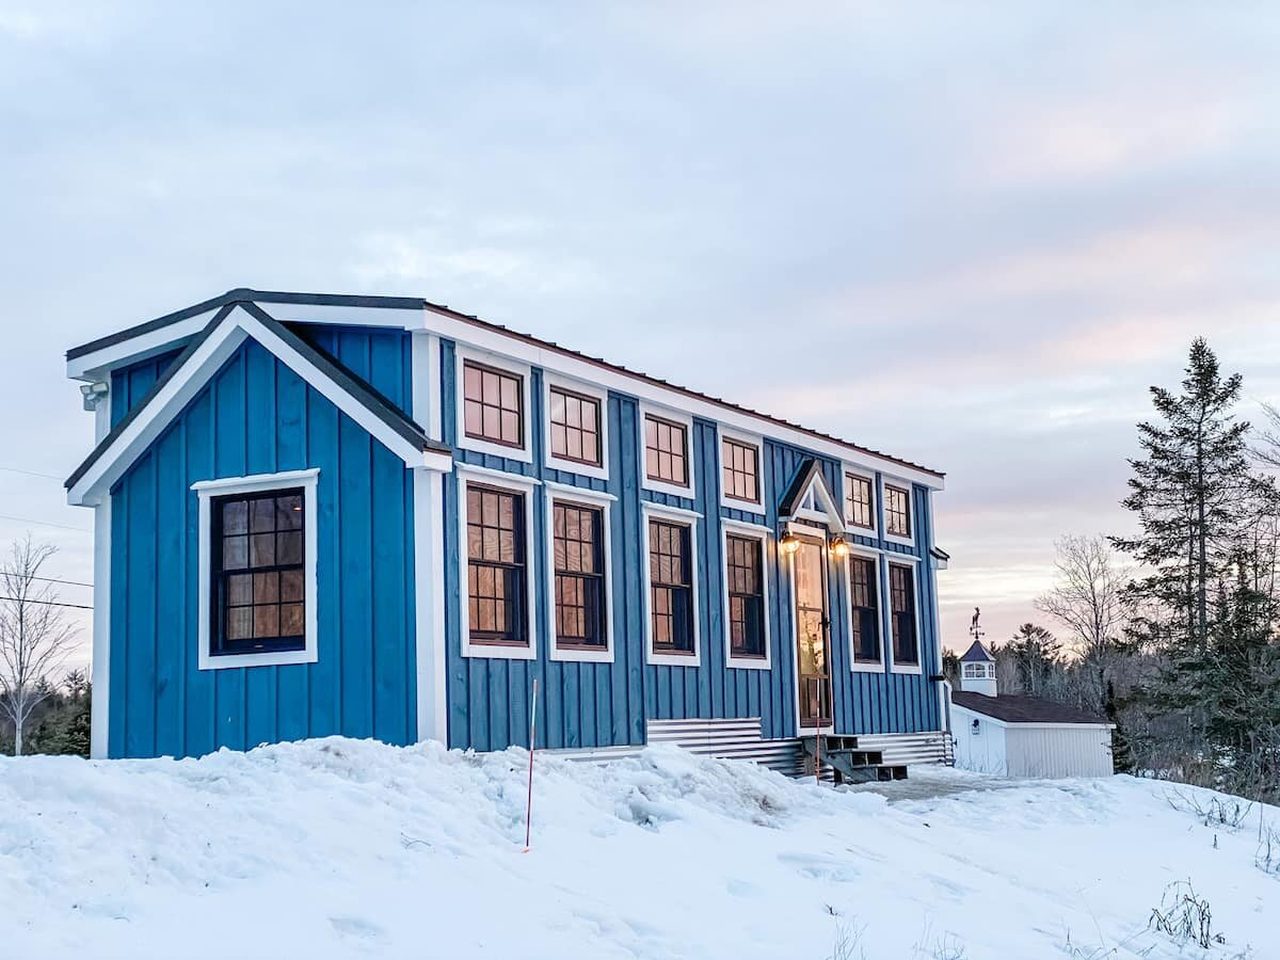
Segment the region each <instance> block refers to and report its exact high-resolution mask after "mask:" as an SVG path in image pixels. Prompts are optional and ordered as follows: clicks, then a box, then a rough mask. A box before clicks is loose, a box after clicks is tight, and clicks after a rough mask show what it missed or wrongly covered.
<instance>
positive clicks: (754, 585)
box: [725, 534, 766, 659]
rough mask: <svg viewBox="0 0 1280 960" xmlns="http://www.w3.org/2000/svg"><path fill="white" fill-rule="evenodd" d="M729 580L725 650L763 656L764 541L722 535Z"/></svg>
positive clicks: (731, 652) (757, 657)
mask: <svg viewBox="0 0 1280 960" xmlns="http://www.w3.org/2000/svg"><path fill="white" fill-rule="evenodd" d="M725 549H726V551H727V557H726V568H727V572H728V579H729V653H730V655H732V656H735V657H753V658H756V659H764V657H765V653H766V651H765V639H764V576H763V571H764V557H763V554H764V541H763V540H760V539H759V538H758V537H739V536H735V535H733V534H728V535H727V536H726V537H725Z"/></svg>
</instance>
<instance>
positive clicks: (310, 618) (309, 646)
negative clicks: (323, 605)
mask: <svg viewBox="0 0 1280 960" xmlns="http://www.w3.org/2000/svg"><path fill="white" fill-rule="evenodd" d="M319 477H320V471H319V470H317V469H311V470H288V471H285V472H283V473H262V474H255V475H253V476H248V477H226V478H222V479H218V480H200V481H198V482H196V483H193V484H192V485H191V489H192V490H194V491H195V492H196V495H197V496H198V497H199V501H200V504H199V507H200V509H199V515H200V521H199V530H200V535H199V540H198V541H197V542H198V544H199V551H200V555H199V556H200V560H199V578H200V580H199V586H198V588H197V596H198V598H199V600H198V603H197V609H198V614H197V618H198V621H199V628H198V630H197V636H198V638H199V640H198V642H199V648H198V650H197V657H196V667H197V669H199V670H230V669H233V668H236V667H279V666H286V665H289V664H296V663H315V662H316V660H317V659H318V654H319V651H318V649H317V643H316V639H317V636H316V635H317V633H318V627H317V624H318V622H319V621H318V611H317V610H316V600H317V597H318V596H319V591H318V588H317V581H316V548H317V544H318V543H319V531H318V530H317V529H316V516H317V509H316V490H317V487H318V480H319ZM295 487H301V488H302V492H303V498H302V500H303V507H302V511H303V521H302V522H303V537H302V541H303V546H302V564H303V604H304V605H305V610H306V612H305V622H304V625H303V631H304V634H305V641H304V644H303V648H302V649H301V650H266V651H263V652H262V653H229V654H224V655H221V656H215V655H214V654H212V653H211V652H210V644H211V643H212V641H213V638H212V636H210V626H211V620H212V606H213V597H212V595H211V591H212V586H213V583H212V581H213V511H212V509H211V507H212V503H213V498H214V497H225V496H234V495H236V494H245V493H264V492H266V491H268V490H286V489H293V488H295Z"/></svg>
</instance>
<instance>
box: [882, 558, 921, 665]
mask: <svg viewBox="0 0 1280 960" xmlns="http://www.w3.org/2000/svg"><path fill="white" fill-rule="evenodd" d="M885 561H886V562H885V564H884V566H885V570H884V575H885V576H884V588H883V590H882V596H883V598H884V620H885V626H886V627H888V629H887V630H886V632H885V636H886V637H887V638H888V644H887V645H885V646H883V647H882V649H883V651H884V655H885V658H886V660H887V661H888V663H889V672H890V673H905V674H914V675H917V676H923V675H924V642H923V640H922V638H921V630H920V567H919V566H917V565H916V564H915V563H914V562H913V558H910V557H904V558H902V559H901V560H899V559H898V558H897V557H890V555H888V554H886V555H885ZM894 566H899V567H905V568H906V569H908V570H910V571H911V590H912V593H913V596H912V598H911V599H912V601H913V602H914V603H915V627H916V661H917V662H916V663H903V664H899V663H895V662H894V659H893V626H892V623H893V593H892V589H891V588H890V585H889V569H888V568H890V567H894Z"/></svg>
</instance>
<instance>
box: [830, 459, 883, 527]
mask: <svg viewBox="0 0 1280 960" xmlns="http://www.w3.org/2000/svg"><path fill="white" fill-rule="evenodd" d="M840 467H841V470H840V482H841V484H842V485H847V484H848V482H849V477H850V476H854V477H857V478H859V479H860V480H866V481H867V482H868V483H869V484H870V485H871V526H869V527H862V526H859V525H858V524H856V523H854V522H853V518H852V517H850V516H848V515H846V514H845V513H844V505H845V501H846V500H847V499H848V497H847V496H846V494H847V493H848V491H847V490H844V489H841V491H840V492H841V498H840V512H841V516H843V517H844V525H845V532H846V533H851V534H859V535H861V536H864V537H878V536H879V535H880V530H879V527H878V525H877V523H876V518H877V516H878V511H877V510H876V497H878V496H879V495H880V485H879V484H878V483H876V474H875V471H874V470H864V469H861V468H860V467H856V466H854V465H853V464H851V463H847V462H846V463H842V464H841V465H840Z"/></svg>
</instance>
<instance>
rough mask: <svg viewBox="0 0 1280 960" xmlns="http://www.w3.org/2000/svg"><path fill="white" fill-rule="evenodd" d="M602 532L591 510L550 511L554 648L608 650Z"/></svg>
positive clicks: (562, 507)
mask: <svg viewBox="0 0 1280 960" xmlns="http://www.w3.org/2000/svg"><path fill="white" fill-rule="evenodd" d="M603 529H604V524H603V519H602V513H601V511H600V510H599V509H597V508H595V507H586V506H581V505H579V504H570V503H556V504H555V505H554V508H553V509H552V544H553V547H552V555H553V558H554V564H555V594H556V597H555V602H556V644H557V646H561V647H594V648H603V647H604V646H605V645H606V641H607V638H606V636H605V623H604V616H603V614H604V575H603V574H604V557H603V548H602V544H603V536H602V531H603Z"/></svg>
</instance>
